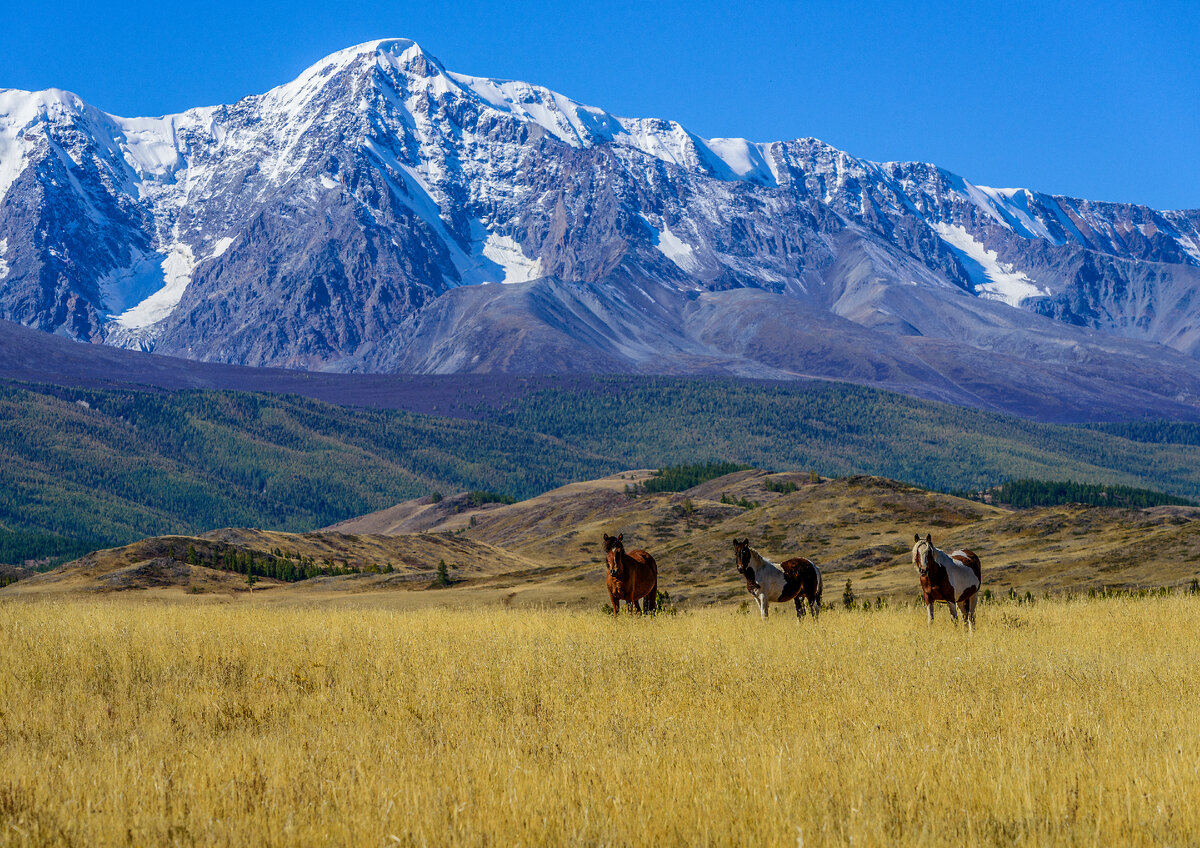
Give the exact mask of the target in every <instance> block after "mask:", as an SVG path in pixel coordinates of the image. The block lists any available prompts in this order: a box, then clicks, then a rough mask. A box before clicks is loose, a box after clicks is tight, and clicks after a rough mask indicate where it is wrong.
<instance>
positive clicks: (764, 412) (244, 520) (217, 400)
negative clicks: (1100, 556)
mask: <svg viewBox="0 0 1200 848" xmlns="http://www.w3.org/2000/svg"><path fill="white" fill-rule="evenodd" d="M446 379H447V388H446V391H447V392H448V393H449V394H453V391H454V388H453V387H454V386H457V385H460V384H458V383H455V382H454V378H453V377H448V378H446ZM469 411H470V414H471V416H472V417H471V418H469V419H468V418H447V417H438V416H434V415H423V414H417V413H413V412H405V411H400V410H381V409H364V408H359V407H347V406H337V405H334V404H329V403H323V402H320V401H316V400H309V399H307V398H300V397H295V396H290V395H271V394H252V393H246V392H231V391H204V390H191V391H175V392H169V391H162V390H157V389H155V390H145V391H142V390H134V389H121V390H104V389H71V388H61V387H49V386H40V385H32V384H21V383H12V382H0V561H3V562H7V563H12V564H23V563H24V562H25V561H27V560H34V561H35V565H36V566H37V567H46V566H47V565H51V564H57V563H58V562H61V561H63V560H65V559H68V558H74V557H75V556H78V555H79V554H80V553H83V552H85V551H86V550H90V549H94V548H96V547H105V546H112V545H119V544H126V543H128V542H132V541H134V540H136V539H140V538H143V537H146V536H160V535H168V534H184V535H195V534H197V533H201V532H204V531H207V530H212V529H215V528H219V527H229V526H232V527H259V528H263V529H271V530H282V531H292V532H303V531H307V530H312V529H315V528H318V527H323V526H327V525H329V524H333V523H335V522H337V521H342V520H344V519H347V518H352V517H354V516H357V515H363V514H365V513H368V512H372V511H375V510H378V509H383V508H385V507H388V506H392V505H393V504H396V503H398V502H400V501H403V500H406V499H409V498H414V497H420V496H425V495H429V494H431V493H433V492H447V493H449V492H473V493H475V494H474V495H473V496H472V498H473V499H474V500H479V501H480V502H483V501H484V500H503V499H507V498H528V497H532V496H534V495H536V494H539V493H541V492H544V491H546V490H548V489H551V488H554V487H556V486H560V485H564V484H566V483H570V482H573V481H578V480H588V479H595V478H597V477H602V476H605V475H608V474H613V473H616V472H618V471H623V470H627V469H630V468H660V469H661V472H660V474H658V475H657V476H656V477H653V478H651V479H650V480H649V481H647V483H648V485H647V488H648V489H649V490H651V491H678V490H681V489H686V488H689V487H690V486H694V485H696V484H698V483H700V482H703V481H704V480H707V479H712V477H715V476H720V475H721V474H725V473H729V472H730V471H736V470H739V469H742V468H746V467H751V466H752V467H755V468H769V469H773V470H778V471H803V472H810V471H811V472H815V473H817V474H820V475H822V476H826V477H842V476H848V475H853V474H873V475H879V476H883V477H889V478H892V479H895V480H901V481H904V482H906V483H910V484H913V485H917V486H922V487H924V488H927V489H935V490H940V491H949V492H954V491H958V492H971V491H974V492H979V491H982V490H984V489H985V488H986V487H988V486H991V485H993V483H994V482H995V481H996V480H1004V479H1014V478H1021V479H1026V480H1050V479H1062V478H1064V477H1066V478H1071V479H1075V480H1081V481H1086V482H1087V483H1091V484H1096V485H1095V487H1094V488H1095V489H1096V491H1104V492H1107V493H1108V495H1107V497H1108V498H1109V499H1108V500H1102V501H1094V500H1093V499H1091V498H1090V496H1088V495H1087V494H1086V492H1082V491H1080V492H1073V493H1071V494H1070V495H1052V494H1045V495H1040V496H1039V497H1043V498H1050V497H1057V498H1060V499H1061V498H1066V499H1067V500H1082V501H1083V502H1088V503H1090V502H1100V503H1105V504H1112V503H1113V500H1112V498H1113V497H1114V496H1115V495H1114V493H1117V492H1121V493H1122V494H1121V495H1120V497H1122V498H1126V497H1127V496H1126V494H1125V493H1126V492H1134V491H1139V488H1138V487H1143V488H1141V489H1140V490H1141V491H1145V490H1146V489H1145V487H1153V488H1155V489H1157V490H1159V491H1162V492H1167V493H1170V495H1171V496H1173V497H1172V498H1171V500H1169V501H1156V500H1148V499H1145V498H1142V499H1127V500H1125V501H1122V503H1123V504H1129V505H1139V504H1147V505H1149V504H1151V503H1165V502H1173V503H1181V502H1185V499H1200V425H1173V424H1170V423H1163V424H1136V425H1096V426H1090V427H1083V426H1057V425H1051V424H1039V423H1035V422H1031V421H1027V420H1024V419H1020V418H1015V417H1012V416H1006V415H1000V414H996V413H990V412H983V411H980V410H976V409H965V408H961V407H955V406H950V405H948V404H941V403H935V402H932V401H924V400H918V399H915V398H911V397H907V396H904V395H899V394H894V393H891V392H886V391H880V390H876V389H868V388H864V387H861V386H854V385H849V384H844V383H830V382H823V381H813V382H799V381H798V382H793V383H778V382H762V381H751V380H735V379H685V378H669V377H612V378H608V377H601V378H587V379H584V378H579V379H573V380H570V381H567V380H564V381H562V382H561V383H558V384H556V385H555V386H554V387H552V388H545V383H544V382H543V383H541V384H537V385H534V387H533V388H531V389H529V390H528V391H526V392H524V393H521V392H515V394H514V393H512V392H510V393H508V394H506V395H505V396H504V397H502V398H496V399H493V400H492V401H490V402H486V401H485V400H484V399H481V400H480V403H479V405H478V407H477V408H472V409H471V410H469ZM1076 485H1078V484H1076ZM1006 497H1007V496H1006ZM1157 497H1167V496H1163V495H1158V496H1157ZM1030 502H1032V501H1030ZM1039 502H1045V501H1039ZM1055 502H1061V501H1055Z"/></svg>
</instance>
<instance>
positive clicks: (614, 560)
mask: <svg viewBox="0 0 1200 848" xmlns="http://www.w3.org/2000/svg"><path fill="white" fill-rule="evenodd" d="M624 538H625V534H624V533H621V534H620V535H617V536H610V535H608V534H607V533H605V534H604V558H605V559H606V560H608V574H609V576H610V577H620V576H621V572H622V571H624V568H625V564H624V562H623V559H624V556H625V542H624V541H623V540H624Z"/></svg>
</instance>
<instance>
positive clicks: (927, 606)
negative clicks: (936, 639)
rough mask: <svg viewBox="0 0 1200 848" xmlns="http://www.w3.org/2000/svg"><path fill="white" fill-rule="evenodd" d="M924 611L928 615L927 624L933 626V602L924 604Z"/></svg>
mask: <svg viewBox="0 0 1200 848" xmlns="http://www.w3.org/2000/svg"><path fill="white" fill-rule="evenodd" d="M925 611H926V612H927V613H929V623H930V624H933V601H926V602H925Z"/></svg>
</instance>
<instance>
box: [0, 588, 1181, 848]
mask: <svg viewBox="0 0 1200 848" xmlns="http://www.w3.org/2000/svg"><path fill="white" fill-rule="evenodd" d="M775 612H776V614H775V615H773V616H772V618H771V619H770V620H769V621H767V622H765V623H764V622H762V621H759V620H758V619H757V617H756V616H755V617H752V616H749V615H741V614H738V613H736V612H734V611H733V610H730V609H714V610H705V611H698V612H693V613H687V614H681V615H678V616H660V617H658V618H657V619H652V620H634V619H627V618H622V619H618V620H615V621H614V620H613V619H611V618H608V617H605V616H602V615H600V614H598V613H590V614H589V613H578V612H575V613H568V612H550V611H547V612H530V611H500V610H489V611H478V612H467V611H435V610H434V611H421V612H403V613H401V612H390V611H381V610H347V609H337V610H333V609H329V608H319V607H317V608H286V607H262V606H257V605H253V604H226V605H217V604H213V605H195V606H190V605H183V604H179V605H167V604H147V603H138V602H135V601H122V600H111V601H102V600H96V601H84V600H73V601H55V602H39V603H26V602H8V603H2V604H0V844H4V845H42V844H72V845H111V844H118V843H119V844H135V845H159V844H181V845H190V844H197V845H209V844H218V845H304V844H322V845H326V844H341V845H388V844H397V843H399V844H405V845H407V844H414V845H416V844H435V845H436V844H447V843H461V844H499V845H517V844H558V845H562V844H576V843H582V844H689V845H696V844H745V845H796V844H798V842H799V841H801V840H802V841H803V843H804V844H806V845H820V844H848V843H850V842H851V841H852V842H853V843H854V844H855V845H895V844H906V845H935V844H950V843H953V844H964V845H991V844H1005V845H1009V844H1013V843H1014V842H1016V843H1025V844H1087V845H1093V844H1095V845H1114V844H1125V845H1128V844H1168V845H1186V844H1196V843H1197V841H1200V805H1198V804H1197V803H1196V799H1197V798H1200V674H1198V673H1197V671H1196V668H1197V666H1196V656H1197V655H1198V653H1200V650H1198V649H1200V638H1198V637H1197V633H1198V629H1197V627H1196V621H1197V617H1198V616H1197V614H1198V613H1200V600H1197V599H1196V598H1194V597H1184V596H1175V597H1167V598H1149V599H1117V600H1111V599H1110V600H1102V601H1076V602H1073V603H1066V602H1042V603H1038V604H1037V605H1035V606H1016V605H992V606H986V605H985V606H981V608H980V614H979V628H978V630H977V631H976V633H975V634H974V635H972V636H968V635H966V634H965V633H963V632H962V631H961V630H958V629H955V628H954V627H952V625H951V624H950V622H949V620H948V619H947V618H946V617H945V613H944V612H941V613H940V618H939V620H938V621H937V622H935V623H934V625H932V626H927V625H926V623H925V621H924V611H923V610H916V609H914V608H907V609H890V610H882V611H873V612H870V613H865V612H861V611H858V612H854V613H847V612H844V611H842V610H840V609H839V610H830V611H828V612H827V613H826V615H824V616H823V617H822V619H821V622H820V624H819V625H815V626H814V624H813V622H812V621H811V620H809V621H805V622H804V623H803V624H801V625H798V624H797V623H796V621H795V619H794V617H791V616H788V615H786V614H783V610H782V609H776V611H775Z"/></svg>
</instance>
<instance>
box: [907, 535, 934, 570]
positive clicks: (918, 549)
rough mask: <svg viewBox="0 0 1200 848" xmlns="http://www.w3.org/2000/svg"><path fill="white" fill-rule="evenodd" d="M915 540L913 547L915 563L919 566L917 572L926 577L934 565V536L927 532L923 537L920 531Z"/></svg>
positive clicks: (914, 537)
mask: <svg viewBox="0 0 1200 848" xmlns="http://www.w3.org/2000/svg"><path fill="white" fill-rule="evenodd" d="M913 541H914V542H915V544H914V545H913V549H912V561H913V565H915V566H916V567H917V573H918V574H920V575H921V576H922V577H924V576H925V575H926V574H928V573H929V569H931V568H933V565H934V558H933V536H932V535H931V534H929V533H926V534H925V538H924V539H922V538H921V534H920V533H915V534H914V535H913Z"/></svg>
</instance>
